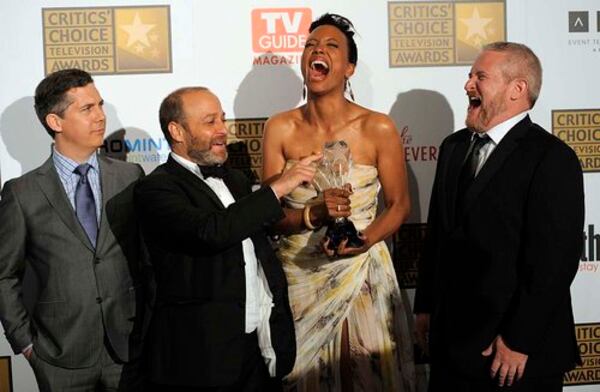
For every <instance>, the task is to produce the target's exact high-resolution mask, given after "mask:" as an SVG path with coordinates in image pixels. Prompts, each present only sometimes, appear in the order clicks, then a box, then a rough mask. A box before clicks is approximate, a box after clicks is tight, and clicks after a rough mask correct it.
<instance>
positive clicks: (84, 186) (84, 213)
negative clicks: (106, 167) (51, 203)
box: [74, 163, 98, 248]
mask: <svg viewBox="0 0 600 392" xmlns="http://www.w3.org/2000/svg"><path fill="white" fill-rule="evenodd" d="M91 167H92V166H91V165H90V164H89V163H84V164H81V165H79V166H77V167H76V168H75V170H74V172H75V174H78V175H79V181H78V182H77V188H75V214H76V215H77V219H79V223H81V226H83V229H84V230H85V233H86V234H87V236H88V238H89V239H90V242H91V243H92V246H93V247H94V248H95V247H96V238H97V237H98V220H97V217H96V203H95V202H94V194H93V193H92V187H91V186H90V182H89V181H88V178H87V173H88V171H89V170H90V169H91Z"/></svg>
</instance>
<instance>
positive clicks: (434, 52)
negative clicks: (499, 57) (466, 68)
mask: <svg viewBox="0 0 600 392" xmlns="http://www.w3.org/2000/svg"><path fill="white" fill-rule="evenodd" d="M388 18H389V21H388V23H389V56H390V59H389V62H390V67H419V66H434V65H435V66H441V65H463V64H471V63H472V62H473V61H474V60H475V57H476V56H477V53H478V52H479V51H480V49H481V47H482V46H483V45H485V44H488V43H491V42H495V41H504V40H505V39H506V12H505V3H504V1H487V2H477V1H460V0H457V1H455V2H390V3H388Z"/></svg>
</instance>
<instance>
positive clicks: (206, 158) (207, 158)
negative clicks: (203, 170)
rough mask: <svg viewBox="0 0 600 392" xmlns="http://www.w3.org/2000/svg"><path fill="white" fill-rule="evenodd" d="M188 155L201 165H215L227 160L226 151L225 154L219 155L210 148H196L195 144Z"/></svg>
mask: <svg viewBox="0 0 600 392" xmlns="http://www.w3.org/2000/svg"><path fill="white" fill-rule="evenodd" d="M188 156H189V157H190V158H192V159H193V160H194V162H196V163H197V164H199V165H204V166H215V165H222V164H223V163H225V161H226V160H227V156H228V154H227V152H225V156H224V157H223V156H219V155H217V154H214V153H213V152H212V151H210V150H196V149H195V148H194V147H193V146H192V147H190V148H189V149H188Z"/></svg>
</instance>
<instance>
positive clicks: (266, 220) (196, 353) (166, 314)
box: [135, 158, 296, 386]
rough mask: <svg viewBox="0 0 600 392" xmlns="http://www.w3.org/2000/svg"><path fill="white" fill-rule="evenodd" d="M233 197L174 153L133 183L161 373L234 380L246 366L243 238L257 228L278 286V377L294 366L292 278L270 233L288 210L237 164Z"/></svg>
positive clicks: (259, 247)
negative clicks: (225, 197)
mask: <svg viewBox="0 0 600 392" xmlns="http://www.w3.org/2000/svg"><path fill="white" fill-rule="evenodd" d="M225 183H226V184H227V186H228V188H229V190H230V191H231V193H232V195H233V196H234V198H235V199H236V202H235V203H233V204H231V205H230V206H229V207H227V208H224V207H223V204H222V203H221V202H220V200H219V199H218V197H217V195H216V194H215V193H214V192H213V191H212V190H211V189H210V188H209V187H208V186H207V185H206V184H205V183H204V182H203V181H202V180H200V179H199V178H198V177H196V176H195V175H194V174H193V173H191V172H190V171H189V170H187V169H185V168H184V167H182V166H181V165H179V164H178V163H177V162H175V161H174V160H173V159H172V158H169V160H168V161H167V162H166V163H165V164H164V165H161V166H159V167H158V168H157V169H156V170H155V171H154V172H152V173H151V174H150V175H149V176H147V177H146V178H144V179H143V180H142V181H140V182H139V184H138V185H137V187H136V190H135V198H136V204H137V207H138V209H139V216H140V219H141V222H142V227H143V229H142V230H143V233H144V236H145V239H146V243H147V244H148V249H149V251H150V256H151V262H152V264H153V266H154V271H155V274H156V279H157V301H156V306H155V309H154V315H153V319H152V322H151V325H150V331H149V338H148V342H147V344H148V359H149V364H150V374H151V377H152V379H153V381H154V382H157V383H162V384H176V385H188V386H217V385H227V384H230V383H232V382H234V381H235V380H236V378H237V377H238V376H239V374H240V369H241V359H242V349H243V337H244V322H245V321H244V317H245V275H244V259H243V253H242V241H243V240H244V239H245V238H248V237H250V238H251V239H252V242H253V243H254V247H255V250H256V255H257V258H258V260H259V262H260V264H261V265H262V268H263V270H264V272H265V275H266V278H267V280H268V283H269V288H270V290H271V293H272V294H273V297H274V299H273V301H274V304H275V306H274V308H273V310H272V313H271V317H270V320H269V322H270V327H271V339H272V344H273V348H274V349H275V352H276V355H277V359H276V367H277V376H278V377H283V376H284V375H285V374H287V373H289V372H290V371H291V369H292V367H293V364H294V359H295V350H296V344H295V336H294V326H293V321H292V316H291V311H290V308H289V304H288V295H287V282H286V279H285V275H284V273H283V270H282V268H281V264H280V262H279V261H278V260H277V259H276V257H275V254H274V252H273V250H272V249H271V246H270V244H269V242H268V240H267V237H266V235H265V233H264V226H265V225H266V224H270V223H273V222H275V221H277V220H279V219H281V218H282V216H283V212H282V209H281V207H280V204H279V201H278V200H277V198H276V197H275V195H274V194H273V192H272V191H271V189H269V188H263V189H260V190H258V191H256V192H253V193H252V192H251V189H250V183H249V181H248V180H247V179H246V177H245V176H244V175H243V174H242V173H241V172H239V171H236V170H231V171H230V174H229V176H228V177H227V178H225Z"/></svg>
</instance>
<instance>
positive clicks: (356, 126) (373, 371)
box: [263, 14, 416, 392]
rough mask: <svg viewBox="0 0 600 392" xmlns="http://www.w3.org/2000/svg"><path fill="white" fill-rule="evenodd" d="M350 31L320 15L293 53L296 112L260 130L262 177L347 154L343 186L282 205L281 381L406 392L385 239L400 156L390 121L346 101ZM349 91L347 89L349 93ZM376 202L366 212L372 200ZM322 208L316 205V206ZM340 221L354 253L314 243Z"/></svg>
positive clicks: (407, 350) (410, 371) (401, 174)
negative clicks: (346, 224) (356, 238)
mask: <svg viewBox="0 0 600 392" xmlns="http://www.w3.org/2000/svg"><path fill="white" fill-rule="evenodd" d="M353 29H354V28H353V26H352V23H351V22H350V21H349V20H347V19H346V18H344V17H341V16H339V15H334V14H325V15H323V16H322V17H320V18H319V19H318V20H316V21H314V22H313V23H312V24H311V27H310V30H309V31H310V35H309V36H308V38H307V41H306V46H305V49H304V52H303V54H302V60H301V66H302V75H303V77H304V83H305V86H306V87H305V88H306V92H307V96H306V99H307V100H306V104H304V105H302V106H300V107H298V108H296V109H293V110H290V111H287V112H284V113H280V114H277V115H275V116H273V117H271V118H270V119H269V120H268V121H267V124H266V125H265V133H264V143H263V159H264V162H263V179H264V181H265V182H266V183H268V182H270V181H272V180H273V179H274V178H276V177H277V176H278V175H279V174H280V173H282V172H283V171H284V170H286V168H288V167H289V166H290V165H291V163H293V162H295V161H297V160H299V159H301V158H303V157H305V156H308V155H311V154H312V153H316V152H320V151H322V149H323V146H324V144H325V143H326V142H330V141H336V140H343V141H345V142H346V143H347V144H348V146H349V148H350V151H351V155H352V165H351V169H350V174H349V183H350V185H351V189H352V191H351V193H350V192H348V190H329V191H326V192H325V195H324V202H323V201H322V202H320V203H318V202H317V204H315V202H314V200H315V197H316V196H317V190H316V189H315V188H314V187H313V186H312V185H307V186H305V187H299V188H297V189H296V190H295V191H294V192H292V193H291V194H290V195H289V196H288V197H286V198H285V200H284V203H285V207H287V208H288V209H287V210H286V211H287V212H286V218H285V219H284V220H282V221H281V222H280V223H279V225H278V229H279V231H280V232H281V233H284V235H282V238H281V240H280V242H279V245H278V246H279V247H278V254H279V256H280V259H281V261H282V263H283V267H284V270H285V273H286V276H287V280H288V286H289V297H290V302H291V307H292V312H293V314H294V320H295V327H296V336H297V338H296V339H297V352H298V354H297V358H296V365H295V368H294V370H293V372H292V373H291V374H290V375H288V376H287V378H286V380H285V383H286V385H287V388H288V389H289V390H296V391H311V392H315V391H370V392H371V391H403V392H409V391H411V392H412V391H416V387H415V367H414V362H413V340H412V338H411V334H410V333H409V328H408V319H407V317H408V315H407V313H408V312H409V311H408V309H407V305H405V304H404V303H403V300H402V297H401V295H400V290H399V287H398V282H397V279H396V274H395V271H394V268H393V265H392V259H391V257H390V253H389V251H388V248H387V246H386V245H385V243H384V241H383V240H384V239H385V238H387V237H389V236H390V235H392V234H393V233H394V232H395V231H396V230H398V228H399V227H400V225H401V224H402V222H403V221H404V219H405V218H406V217H407V215H408V212H409V196H408V190H407V175H406V166H405V159H404V149H403V147H402V143H401V139H400V136H399V134H398V132H397V130H396V127H395V126H394V123H393V122H392V120H391V119H390V118H389V117H388V116H387V115H385V114H382V113H377V112H374V111H371V110H369V109H366V108H364V107H361V106H359V105H357V104H355V103H354V102H352V101H350V100H348V99H347V98H346V95H345V93H346V91H347V90H348V86H349V79H350V77H351V76H352V74H353V73H354V70H355V67H356V62H357V57H358V56H357V48H356V43H355V42H354V38H353V34H354V31H353ZM350 94H351V92H350ZM380 189H382V191H383V199H384V201H385V206H384V208H383V211H382V212H381V213H380V214H379V215H377V199H378V197H377V196H378V193H379V191H380ZM321 200H323V199H321ZM339 216H350V220H351V221H353V223H354V224H355V226H356V227H357V229H358V230H359V231H360V232H361V235H362V238H363V240H364V245H363V246H361V247H354V248H353V247H347V246H346V243H344V242H342V244H340V246H339V247H338V248H337V249H336V250H335V251H328V250H326V245H327V244H325V246H324V244H323V243H322V239H323V237H324V235H325V230H326V228H325V227H324V226H323V225H324V224H326V222H327V221H328V220H329V219H331V218H334V217H339Z"/></svg>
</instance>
